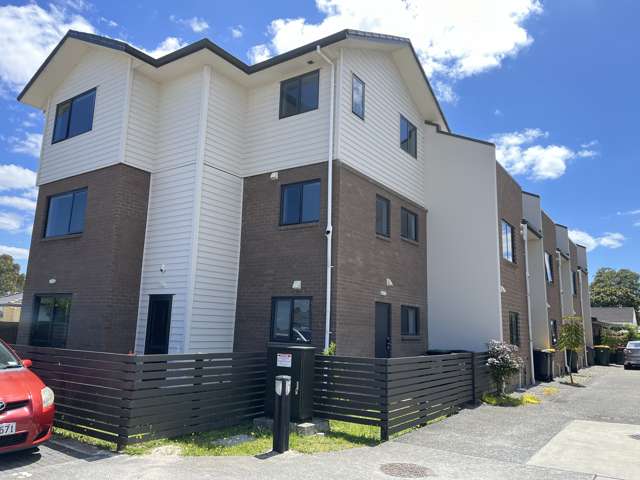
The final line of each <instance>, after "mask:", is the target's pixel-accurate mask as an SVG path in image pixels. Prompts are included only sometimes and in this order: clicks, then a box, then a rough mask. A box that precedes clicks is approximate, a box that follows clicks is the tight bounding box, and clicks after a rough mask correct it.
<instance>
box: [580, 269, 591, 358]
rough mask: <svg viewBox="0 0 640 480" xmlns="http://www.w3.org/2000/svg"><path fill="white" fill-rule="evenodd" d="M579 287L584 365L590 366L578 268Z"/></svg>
mask: <svg viewBox="0 0 640 480" xmlns="http://www.w3.org/2000/svg"><path fill="white" fill-rule="evenodd" d="M578 288H579V289H580V290H579V291H580V310H582V312H581V313H582V330H583V332H582V335H583V337H584V366H585V367H588V366H589V357H588V356H587V323H586V320H585V315H584V302H583V301H582V272H581V271H580V270H578Z"/></svg>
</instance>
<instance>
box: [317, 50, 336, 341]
mask: <svg viewBox="0 0 640 480" xmlns="http://www.w3.org/2000/svg"><path fill="white" fill-rule="evenodd" d="M316 52H318V55H320V56H321V57H322V58H323V59H324V61H325V62H327V63H328V64H329V65H331V85H330V94H329V98H330V101H329V149H328V155H327V230H326V231H325V234H326V236H327V291H326V295H325V298H326V304H325V307H324V311H325V319H324V349H325V350H326V349H328V348H329V341H330V338H331V337H330V334H331V269H332V268H333V266H332V265H331V240H332V238H333V225H332V223H331V217H332V215H333V109H334V104H335V79H336V71H335V68H336V67H335V65H334V64H333V62H332V61H331V60H330V59H329V57H327V56H326V55H325V54H324V52H323V51H322V50H321V49H320V45H316Z"/></svg>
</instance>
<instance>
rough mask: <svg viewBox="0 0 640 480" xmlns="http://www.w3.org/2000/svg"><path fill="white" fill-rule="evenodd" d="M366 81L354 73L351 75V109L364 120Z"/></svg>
mask: <svg viewBox="0 0 640 480" xmlns="http://www.w3.org/2000/svg"><path fill="white" fill-rule="evenodd" d="M364 87H365V85H364V82H363V81H362V80H360V79H359V78H358V76H357V75H356V74H355V73H354V74H353V75H352V77H351V111H352V112H353V113H355V114H356V115H357V116H358V117H360V118H361V119H362V120H364Z"/></svg>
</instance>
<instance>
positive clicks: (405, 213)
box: [400, 208, 418, 242]
mask: <svg viewBox="0 0 640 480" xmlns="http://www.w3.org/2000/svg"><path fill="white" fill-rule="evenodd" d="M400 217H401V219H400V235H401V236H402V237H403V238H407V239H409V240H413V241H415V242H417V241H418V216H417V215H416V214H415V213H413V212H410V211H409V210H407V209H405V208H401V209H400Z"/></svg>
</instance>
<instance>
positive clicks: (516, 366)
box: [487, 340, 524, 396]
mask: <svg viewBox="0 0 640 480" xmlns="http://www.w3.org/2000/svg"><path fill="white" fill-rule="evenodd" d="M487 347H488V349H489V359H488V360H487V366H488V367H489V372H490V373H491V378H493V380H494V381H495V382H496V393H497V395H498V396H502V395H504V384H505V382H506V381H507V380H508V379H509V378H510V377H511V376H513V375H515V374H516V373H518V371H519V370H520V369H521V368H522V366H523V364H524V363H523V361H522V358H521V357H520V355H518V347H517V346H516V345H511V344H509V343H506V342H500V341H498V340H490V341H489V343H487Z"/></svg>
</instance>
